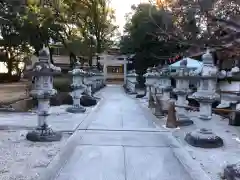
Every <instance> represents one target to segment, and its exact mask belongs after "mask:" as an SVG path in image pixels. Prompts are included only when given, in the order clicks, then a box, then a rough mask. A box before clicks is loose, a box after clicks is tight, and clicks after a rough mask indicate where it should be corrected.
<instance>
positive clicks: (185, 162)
mask: <svg viewBox="0 0 240 180" xmlns="http://www.w3.org/2000/svg"><path fill="white" fill-rule="evenodd" d="M173 139H174V141H175V142H174V143H175V144H177V145H178V146H179V148H172V151H173V155H174V156H175V157H176V158H177V160H178V161H179V162H180V163H181V164H182V166H183V167H184V169H185V170H186V172H187V173H188V174H189V175H190V177H191V178H192V180H211V178H210V177H209V175H208V174H207V173H206V172H205V171H204V170H203V169H202V168H201V166H200V164H199V163H198V162H196V161H194V160H193V159H192V157H191V156H190V155H189V153H188V152H187V151H186V150H185V149H184V147H183V146H182V145H181V144H180V143H179V142H178V141H177V140H176V139H175V138H174V137H173Z"/></svg>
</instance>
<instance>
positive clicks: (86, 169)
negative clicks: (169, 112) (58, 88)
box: [55, 85, 191, 180]
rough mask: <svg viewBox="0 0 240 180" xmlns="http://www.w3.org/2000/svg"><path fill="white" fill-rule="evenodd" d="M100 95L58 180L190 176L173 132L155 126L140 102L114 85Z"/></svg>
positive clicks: (184, 178) (158, 179) (149, 179)
mask: <svg viewBox="0 0 240 180" xmlns="http://www.w3.org/2000/svg"><path fill="white" fill-rule="evenodd" d="M102 96H103V100H102V101H103V102H102V104H101V106H100V107H99V109H98V110H97V111H95V112H94V113H95V114H94V115H93V116H92V118H91V120H89V121H88V122H87V125H86V123H85V125H86V126H85V127H81V126H80V128H79V130H78V132H79V136H76V137H75V138H77V140H76V142H77V146H76V147H75V149H74V150H73V153H72V154H71V157H70V159H69V160H68V162H67V163H66V165H65V166H64V167H63V168H62V170H61V172H60V173H59V174H58V175H57V177H56V178H55V180H191V178H190V176H189V174H188V173H187V172H186V170H185V168H184V167H183V166H182V164H181V163H180V161H179V160H178V159H177V158H176V156H175V154H174V151H175V149H179V147H178V145H176V144H175V143H174V140H173V139H172V136H171V134H170V133H169V132H167V131H165V130H163V129H159V128H156V127H155V125H154V124H153V121H152V116H150V114H148V113H146V111H145V110H144V109H143V108H142V107H141V106H140V105H139V104H138V103H137V101H136V100H134V99H133V98H131V97H129V96H128V95H126V94H125V93H124V91H123V89H122V88H121V86H114V85H113V86H111V85H110V86H108V87H106V88H105V89H104V90H103V92H102Z"/></svg>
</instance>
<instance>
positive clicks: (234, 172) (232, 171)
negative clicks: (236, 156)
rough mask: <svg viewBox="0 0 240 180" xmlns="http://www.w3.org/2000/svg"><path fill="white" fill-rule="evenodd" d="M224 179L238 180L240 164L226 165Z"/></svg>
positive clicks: (239, 177)
mask: <svg viewBox="0 0 240 180" xmlns="http://www.w3.org/2000/svg"><path fill="white" fill-rule="evenodd" d="M224 178H225V179H226V180H240V162H238V163H236V164H231V165H228V166H227V167H226V168H225V169H224Z"/></svg>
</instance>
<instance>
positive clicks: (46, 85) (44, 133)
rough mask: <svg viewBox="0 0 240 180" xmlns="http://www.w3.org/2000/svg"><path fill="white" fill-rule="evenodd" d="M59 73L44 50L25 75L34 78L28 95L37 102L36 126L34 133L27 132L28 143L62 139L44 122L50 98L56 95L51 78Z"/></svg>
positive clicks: (47, 113)
mask: <svg viewBox="0 0 240 180" xmlns="http://www.w3.org/2000/svg"><path fill="white" fill-rule="evenodd" d="M60 73H61V69H60V68H59V67H55V66H54V65H53V64H51V63H50V56H49V54H48V51H47V50H46V49H43V50H41V51H40V52H39V61H38V62H36V63H35V64H34V66H33V68H32V69H30V70H28V71H27V72H26V74H27V75H31V76H33V77H34V85H33V90H32V91H31V92H30V95H31V96H32V97H34V98H36V99H37V100H38V126H37V128H36V129H35V130H34V131H31V132H28V134H27V136H26V138H27V139H28V140H30V141H41V142H50V141H59V140H60V139H61V137H62V135H61V133H58V132H54V131H53V130H52V129H51V128H50V127H49V126H48V124H47V121H46V120H47V117H48V116H49V109H50V98H51V97H53V96H55V95H56V94H57V91H56V90H55V89H53V76H54V75H56V74H60Z"/></svg>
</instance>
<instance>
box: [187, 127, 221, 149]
mask: <svg viewBox="0 0 240 180" xmlns="http://www.w3.org/2000/svg"><path fill="white" fill-rule="evenodd" d="M185 141H186V142H187V143H188V144H190V145H192V146H194V147H201V148H218V147H222V146H223V140H222V139H221V138H220V137H219V136H217V135H215V134H214V133H213V132H212V131H211V130H209V129H204V128H203V129H198V130H195V131H193V132H190V133H187V135H186V136H185Z"/></svg>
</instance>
